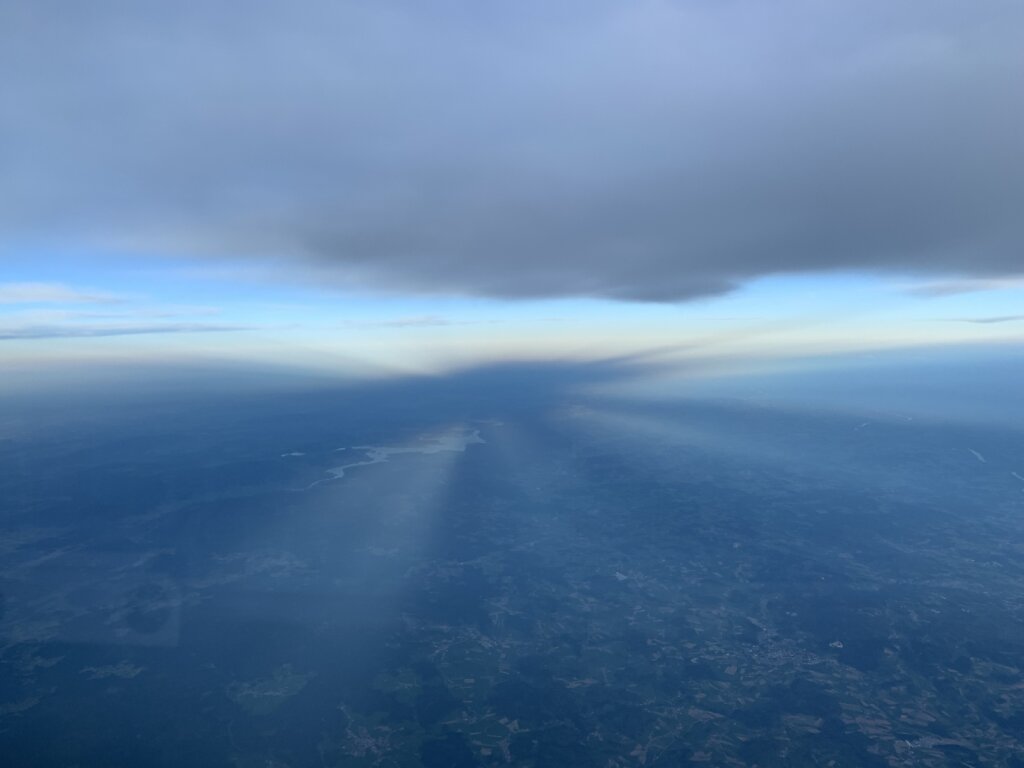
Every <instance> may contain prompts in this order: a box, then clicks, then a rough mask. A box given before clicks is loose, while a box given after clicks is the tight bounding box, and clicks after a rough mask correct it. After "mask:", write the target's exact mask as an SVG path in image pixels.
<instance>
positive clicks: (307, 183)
mask: <svg viewBox="0 0 1024 768" xmlns="http://www.w3.org/2000/svg"><path fill="white" fill-rule="evenodd" d="M1022 34H1024V4H1020V3H1016V2H1000V1H999V0H997V1H996V2H992V3H977V2H966V1H964V2H950V1H948V0H940V2H937V3H927V4H923V3H921V4H916V3H905V4H893V3H883V2H866V3H865V2H852V1H851V2H835V3H810V2H797V1H796V0H783V2H779V3H770V4H769V3H761V2H753V0H735V1H734V2H727V3H705V2H697V1H696V0H694V1H693V2H683V1H680V2H669V1H668V0H661V1H660V2H655V1H653V0H640V2H637V3H610V2H602V1H601V0H598V1H597V2H588V3H576V2H569V3H563V4H550V3H540V2H532V1H531V0H527V2H523V3H514V4H503V5H494V4H487V3H485V4H466V5H455V4H448V3H440V4H429V5H425V4H421V3H415V4H414V3H403V2H397V1H396V2H385V3H373V4H348V3H337V2H307V3H302V4H300V5H299V6H298V7H296V6H294V5H292V4H287V5H285V4H278V3H269V2H267V3H264V2H256V3H251V4H247V5H246V7H245V9H244V12H243V11H240V10H239V9H238V8H236V7H234V6H230V7H229V6H228V5H220V4H215V3H184V4H174V5H173V7H172V6H168V5H165V4H155V3H154V4H150V3H119V2H108V1H105V0H100V2H96V3H89V4H83V5H82V6H81V7H78V6H75V5H74V4H71V5H69V4H67V3H59V2H48V1H47V0H40V2H36V3H9V4H4V6H3V7H2V8H0V65H2V66H3V71H4V72H5V77H4V81H5V82H4V91H5V95H4V99H3V101H2V103H0V142H2V145H3V146H4V147H5V171H4V173H3V174H2V176H0V231H3V232H4V233H5V237H7V238H8V239H9V242H11V243H13V242H24V241H32V240H37V239H43V240H58V241H61V242H63V243H70V244H73V245H78V246H82V247H91V248H97V247H99V248H118V249H124V250H132V251H139V252H162V253H172V254H182V255H191V256H194V257H196V258H200V259H211V260H221V259H229V260H230V259H237V260H238V261H237V262H235V263H236V264H237V265H238V266H239V268H241V267H243V266H245V267H247V266H249V265H250V264H257V265H259V267H260V268H261V269H263V268H265V267H266V266H267V265H269V266H270V268H272V269H274V270H275V272H276V273H278V274H282V273H283V274H284V275H285V276H288V277H291V278H293V279H296V280H311V281H316V282H318V283H322V284H327V285H336V286H339V287H349V288H351V287H364V288H369V289H374V290H395V291H411V292H425V293H431V292H438V293H461V294H471V295H490V296H502V297H532V296H565V295H582V296H601V297H612V298H619V299H628V300H654V301H674V300H680V299H687V298H693V297H701V296H708V295H715V294H720V293H724V292H727V291H729V290H732V289H733V288H734V287H736V286H737V285H739V284H741V283H743V282H744V281H746V280H750V279H752V278H756V277H759V276H763V275H771V274H779V273H791V272H820V271H829V270H859V271H893V272H899V273H914V274H920V275H924V276H940V277H949V276H952V277H967V278H999V277H1002V276H1006V275H1012V274H1017V273H1021V272H1024V247H1022V246H1024V216H1021V215H1020V212H1021V210H1024V99H1021V98H1020V75H1021V72H1024V46H1021V45H1020V40H1021V37H1022ZM229 263H230V262H229Z"/></svg>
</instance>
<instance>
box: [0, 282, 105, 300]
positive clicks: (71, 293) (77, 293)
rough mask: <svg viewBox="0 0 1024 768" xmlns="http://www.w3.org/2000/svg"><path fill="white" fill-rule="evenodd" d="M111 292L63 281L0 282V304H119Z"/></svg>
mask: <svg viewBox="0 0 1024 768" xmlns="http://www.w3.org/2000/svg"><path fill="white" fill-rule="evenodd" d="M124 301H125V299H124V298H123V297H121V296H116V295H114V294H111V293H105V292H102V291H93V290H89V289H80V288H73V287H71V286H68V285H64V284H63V283H0V304H120V303H123V302H124Z"/></svg>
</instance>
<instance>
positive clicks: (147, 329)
mask: <svg viewBox="0 0 1024 768" xmlns="http://www.w3.org/2000/svg"><path fill="white" fill-rule="evenodd" d="M248 330H253V328H252V327H251V326H244V325H203V324H196V323H184V324H177V325H167V324H163V325H136V326H96V325H94V326H71V325H34V326H23V327H16V328H0V341H15V340H25V339H40V340H41V339H83V338H99V337H106V336H139V335H145V334H177V333H186V334H187V333H225V332H233V331H248Z"/></svg>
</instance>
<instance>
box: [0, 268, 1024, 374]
mask: <svg viewBox="0 0 1024 768" xmlns="http://www.w3.org/2000/svg"><path fill="white" fill-rule="evenodd" d="M7 264H8V268H7V270H6V272H5V275H4V278H5V279H4V281H3V282H2V283H0V333H2V334H3V335H4V336H5V337H6V338H4V339H3V341H0V344H2V348H0V349H2V352H3V355H4V356H5V357H6V358H8V359H9V360H11V361H16V362H19V363H21V364H23V365H32V364H41V363H48V362H54V361H60V360H63V359H72V360H74V359H88V360H93V361H102V360H111V361H118V360H124V359H136V360H150V361H160V360H182V359H193V358H198V359H209V358H226V359H231V360H248V361H253V362H278V363H287V364H294V365H298V366H309V367H312V368H317V369H327V370H337V371H338V372H359V371H362V370H366V371H374V372H387V371H391V372H395V373H402V372H420V371H435V370H444V369H447V368H452V367H461V366H465V365H472V364H475V363H480V362H489V361H493V360H505V359H515V360H522V359H562V358H569V359H584V360H585V359H597V358H602V357H608V356H615V355H621V354H630V353H634V352H642V351H644V350H652V349H653V350H659V351H658V353H657V354H658V355H659V356H660V357H662V358H663V359H673V358H680V359H685V358H690V357H699V358H702V359H703V358H707V357H711V358H715V357H719V356H722V357H725V358H743V357H754V358H759V357H763V356H769V357H771V356H782V357H788V356H801V355H807V354H811V355H814V354H819V355H820V354H831V353H833V352H843V351H855V350H863V349H874V348H889V347H894V346H895V347H899V346H916V345H934V344H951V343H957V344H959V343H990V342H994V341H995V342H1009V341H1020V340H1021V339H1022V338H1024V317H1017V316H1018V315H1021V314H1024V310H1022V308H1024V283H1020V282H1017V281H1013V280H1002V281H991V280H986V281H978V280H973V281H972V280H969V281H966V282H965V281H962V280H960V281H955V280H946V281H941V280H936V279H934V278H921V277H916V278H914V277H893V276H887V277H880V276H876V275H856V274H848V273H840V274H831V275H802V276H779V277H766V278H761V279H759V280H755V281H752V282H750V283H748V284H746V285H744V286H743V287H741V288H739V289H738V290H736V291H734V292H732V293H730V294H726V295H724V296H716V297H707V298H703V299H697V300H690V301H681V302H667V303H649V302H627V301H613V300H608V299H595V298H549V299H534V300H528V299H502V298H486V297H466V296H456V295H451V296H444V295H409V294H402V293H400V292H389V293H385V292H366V291H353V290H350V291H345V290H342V289H339V288H324V287H322V286H318V285H315V284H310V283H308V282H304V281H302V280H296V279H294V276H292V275H291V274H290V273H289V272H288V271H287V270H286V269H275V268H274V267H267V266H263V267H260V268H259V269H254V268H251V267H250V266H248V265H240V264H239V263H238V262H237V261H233V260H230V259H229V260H223V261H219V262H211V261H210V260H208V259H207V260H199V261H197V260H195V259H189V258H185V257H179V258H170V257H160V256H153V255H140V254H119V255H118V254H109V253H97V252H87V253H74V252H56V251H39V252H32V251H30V250H27V249H26V250H24V251H22V252H21V253H20V254H17V255H10V254H8V256H7ZM986 320H993V321H994V322H980V321H986ZM19 337H21V338H19ZM663 348H665V349H663Z"/></svg>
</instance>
